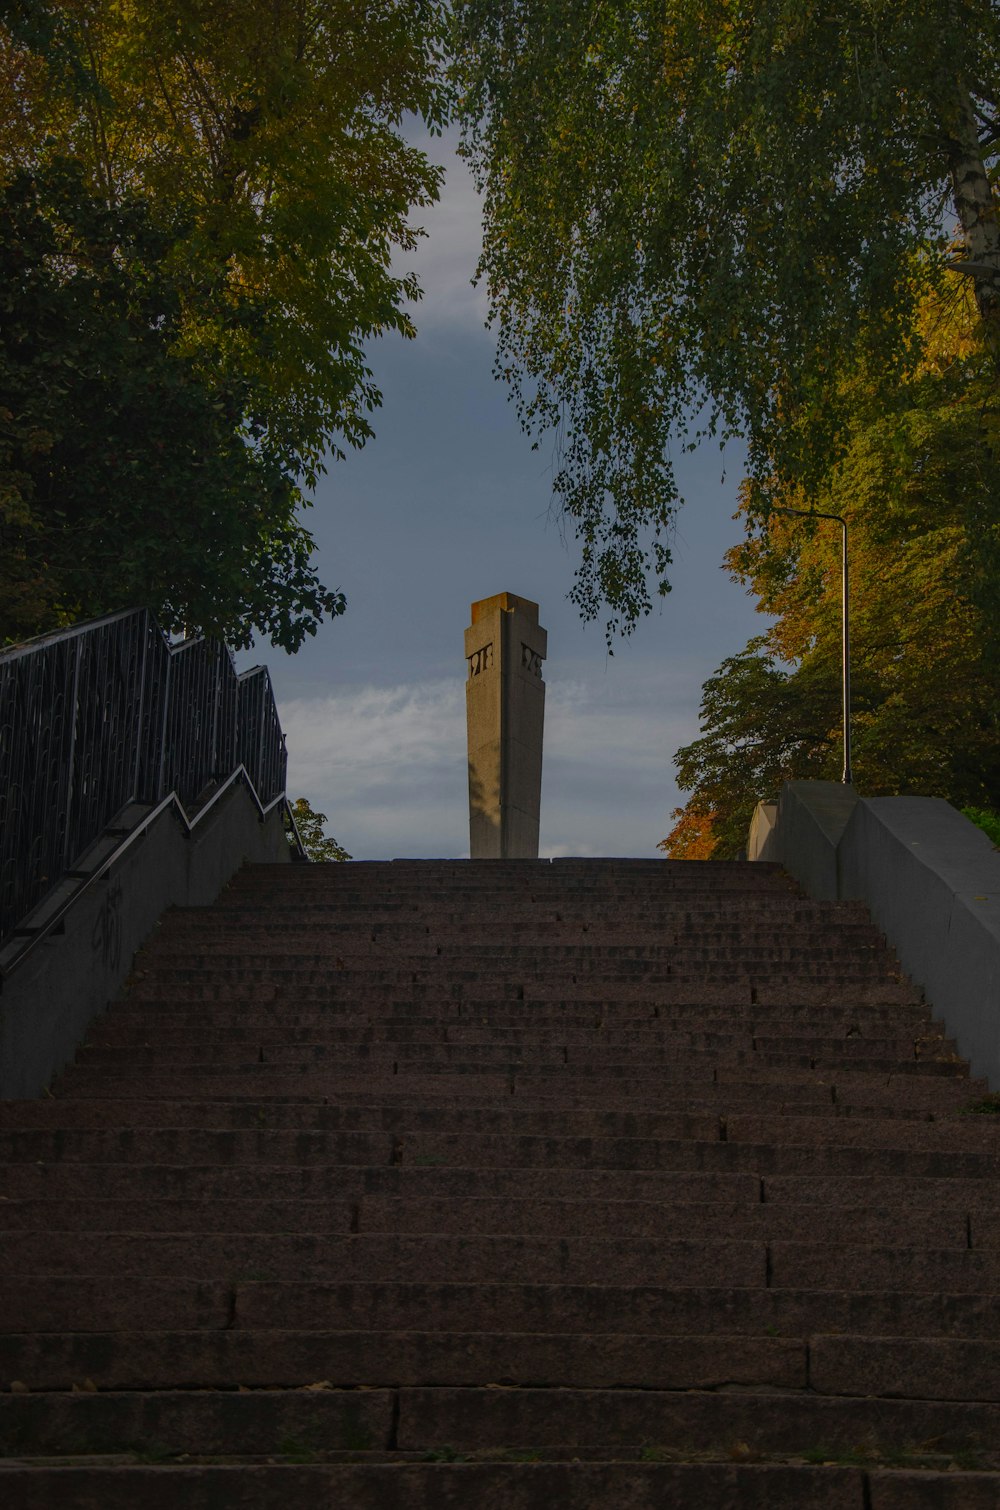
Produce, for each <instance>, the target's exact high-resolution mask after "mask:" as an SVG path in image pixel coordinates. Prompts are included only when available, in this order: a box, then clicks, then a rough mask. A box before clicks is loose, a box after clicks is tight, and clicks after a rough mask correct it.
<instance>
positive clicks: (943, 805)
mask: <svg viewBox="0 0 1000 1510" xmlns="http://www.w3.org/2000/svg"><path fill="white" fill-rule="evenodd" d="M838 785H839V783H835V782H823V781H816V782H808V781H798V782H789V783H787V784H786V786H785V788H784V789H783V790H782V794H781V797H780V799H779V803H778V812H777V819H776V822H775V824H774V827H773V830H772V832H771V834H770V836H769V837H768V838H767V840H766V842H765V843H763V844H761V845H759V846H758V848H759V850H760V852H759V853H758V854H756V855H755V856H753V858H757V859H770V860H778V861H779V862H780V863H781V864H782V865H784V867H785V869H786V870H787V871H789V872H790V874H791V875H793V876H794V877H795V879H796V880H797V881H799V883H800V884H801V885H802V887H803V889H804V890H805V891H806V892H807V893H808V894H809V895H810V896H815V897H820V898H830V897H835V898H840V899H842V900H845V901H846V900H855V901H863V902H865V903H866V904H867V906H868V908H869V910H870V912H871V915H872V919H873V921H874V922H875V923H876V924H877V926H878V927H879V928H880V929H881V930H882V932H883V933H884V934H885V936H886V938H887V939H888V941H889V943H890V944H891V945H892V947H893V948H894V949H895V951H896V953H897V955H898V956H899V960H900V963H901V964H902V966H903V969H904V970H905V971H906V973H907V974H908V975H909V976H910V977H911V978H912V980H913V981H914V982H915V984H916V985H917V986H919V987H920V988H921V990H923V992H924V993H925V995H926V997H927V1000H928V1001H929V1002H930V1003H931V1005H932V1006H933V1009H934V1011H935V1013H936V1015H937V1016H939V1017H941V1018H943V1019H944V1021H945V1023H946V1024H947V1028H948V1032H949V1033H950V1034H951V1035H952V1036H953V1037H954V1038H955V1040H956V1042H957V1044H958V1048H959V1051H960V1052H961V1054H962V1055H963V1056H964V1057H965V1058H967V1059H968V1060H969V1061H970V1064H971V1066H972V1071H973V1074H975V1075H985V1076H986V1077H987V1079H988V1080H989V1082H990V1085H991V1086H992V1087H994V1088H995V1089H1000V853H998V851H997V850H996V849H994V847H993V845H992V843H991V842H990V840H989V839H988V838H987V836H986V835H985V834H984V833H983V832H982V831H981V830H980V829H978V828H976V826H975V824H973V823H970V822H969V820H968V819H967V818H963V817H962V814H961V813H959V812H958V811H956V809H955V808H953V807H952V806H951V805H950V804H949V803H947V802H943V801H942V800H941V799H940V798H938V797H870V798H864V799H862V798H859V797H858V796H857V794H856V793H854V792H853V791H852V790H851V789H850V788H845V787H842V786H841V787H840V798H839V801H838V800H837V797H836V793H835V791H832V790H831V789H833V788H836V787H837V786H838ZM748 852H749V851H748Z"/></svg>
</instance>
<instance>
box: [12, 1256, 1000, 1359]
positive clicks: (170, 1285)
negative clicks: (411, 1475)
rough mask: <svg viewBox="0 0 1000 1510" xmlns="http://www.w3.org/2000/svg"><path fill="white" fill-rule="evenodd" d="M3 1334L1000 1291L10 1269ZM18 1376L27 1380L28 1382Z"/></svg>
mask: <svg viewBox="0 0 1000 1510" xmlns="http://www.w3.org/2000/svg"><path fill="white" fill-rule="evenodd" d="M0 1318H2V1329H3V1330H4V1331H7V1332H25V1331H29V1330H32V1331H37V1332H40V1333H49V1332H74V1333H78V1332H95V1331H96V1332H116V1331H126V1332H139V1331H142V1330H144V1329H148V1330H151V1331H156V1332H164V1331H177V1332H192V1331H202V1330H208V1331H225V1330H230V1329H233V1328H236V1329H239V1330H247V1331H252V1332H253V1331H271V1330H275V1329H276V1330H279V1331H292V1332H304V1331H312V1330H318V1331H323V1332H328V1331H349V1330H356V1331H357V1330H362V1329H366V1330H373V1331H377V1330H380V1329H381V1330H383V1331H406V1332H409V1331H433V1332H446V1331H457V1332H501V1331H503V1330H505V1329H510V1330H511V1331H514V1332H531V1333H534V1332H542V1331H544V1332H550V1333H557V1332H580V1333H591V1332H599V1331H607V1330H608V1329H609V1327H611V1326H613V1328H614V1329H615V1330H616V1331H619V1332H633V1333H642V1334H644V1335H650V1336H676V1335H694V1336H714V1335H723V1336H767V1337H776V1336H783V1337H808V1336H809V1335H811V1334H813V1333H819V1334H829V1333H837V1334H849V1335H862V1336H864V1335H867V1336H880V1337H897V1336H898V1337H916V1338H929V1337H939V1336H942V1337H953V1338H959V1337H964V1338H967V1339H970V1340H973V1341H974V1340H976V1339H977V1338H978V1339H980V1340H981V1339H982V1338H983V1337H992V1336H994V1335H995V1333H996V1329H997V1326H998V1324H1000V1296H998V1295H997V1294H987V1295H977V1294H969V1293H959V1294H942V1293H937V1292H932V1291H927V1292H921V1291H913V1292H909V1293H905V1294H903V1293H901V1292H899V1291H896V1290H885V1291H870V1292H864V1291H862V1292H856V1291H851V1290H782V1289H759V1288H758V1289H749V1288H731V1289H711V1288H696V1287H693V1286H686V1287H671V1288H667V1289H665V1288H662V1287H659V1288H658V1287H656V1286H654V1285H647V1284H636V1285H629V1286H625V1287H623V1286H617V1287H616V1286H614V1285H611V1284H607V1285H605V1284H595V1285H568V1284H548V1285H545V1284H532V1283H527V1282H526V1283H523V1284H511V1283H503V1282H500V1283H495V1284H491V1283H479V1284H473V1283H457V1282H451V1283H448V1282H444V1283H441V1284H432V1285H428V1284H417V1283H411V1282H407V1281H405V1280H403V1281H398V1282H396V1281H382V1282H380V1281H374V1280H369V1281H365V1280H360V1281H356V1282H349V1281H344V1280H336V1281H315V1282H312V1283H310V1282H308V1281H302V1280H296V1279H292V1280H289V1281H286V1282H283V1283H282V1282H269V1281H259V1280H232V1279H229V1280H224V1281H223V1280H215V1281H207V1280H194V1279H188V1278H184V1277H177V1278H173V1279H169V1278H166V1279H165V1278H160V1279H156V1278H147V1277H142V1276H132V1277H131V1278H130V1280H129V1283H128V1285H127V1286H125V1287H123V1286H122V1285H121V1283H120V1281H119V1279H118V1277H117V1276H116V1275H103V1276H102V1275H72V1276H52V1275H31V1276H11V1277H8V1278H7V1279H6V1280H5V1282H4V1286H3V1290H2V1292H0ZM22 1382H23V1381H22Z"/></svg>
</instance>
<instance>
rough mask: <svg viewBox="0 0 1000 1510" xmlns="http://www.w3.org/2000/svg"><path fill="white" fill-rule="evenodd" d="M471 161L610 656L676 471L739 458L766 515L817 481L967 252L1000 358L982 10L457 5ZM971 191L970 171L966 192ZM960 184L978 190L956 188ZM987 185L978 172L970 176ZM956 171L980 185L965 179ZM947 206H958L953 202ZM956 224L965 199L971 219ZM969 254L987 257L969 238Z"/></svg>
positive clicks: (905, 368) (485, 266)
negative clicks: (959, 236)
mask: <svg viewBox="0 0 1000 1510" xmlns="http://www.w3.org/2000/svg"><path fill="white" fill-rule="evenodd" d="M454 11H455V25H456V36H457V50H458V61H457V63H456V74H457V79H458V85H459V89H460V91H461V97H460V108H461V111H462V114H463V117H464V122H465V133H466V135H465V140H466V147H467V151H468V153H469V155H470V157H471V160H472V163H473V166H474V168H475V170H476V173H477V176H478V180H479V183H480V184H481V186H482V187H483V189H484V192H485V243H484V251H483V257H482V261H481V272H482V274H483V276H484V277H485V279H486V283H487V287H488V291H489V295H490V299H491V307H492V312H493V317H494V319H495V320H496V322H497V323H498V326H499V346H498V357H497V372H498V374H499V375H500V376H501V377H503V378H504V379H505V380H506V381H507V382H508V383H509V384H510V386H511V389H512V393H513V396H514V398H515V401H516V404H517V408H518V413H519V415H520V417H521V420H522V422H523V424H524V425H525V427H526V429H527V430H528V431H529V433H532V434H534V435H535V436H536V437H538V436H540V435H541V434H542V433H543V432H546V431H550V432H552V435H553V443H554V451H555V456H556V462H555V480H554V486H555V492H556V495H557V497H558V499H559V501H560V503H561V506H562V509H563V512H564V514H565V516H566V517H567V519H568V520H569V521H570V522H571V524H572V526H573V527H574V528H575V530H576V532H577V535H578V538H579V541H580V545H581V552H582V562H581V566H580V570H579V573H578V577H577V582H576V586H575V588H574V592H573V596H574V598H575V600H576V602H577V603H578V605H579V606H580V609H581V611H582V613H583V614H584V616H585V617H587V618H590V617H593V616H594V615H596V614H597V613H598V612H599V611H600V610H601V606H602V604H606V605H607V606H608V607H609V608H610V611H611V617H610V620H609V625H608V629H609V636H610V634H612V633H613V632H614V631H615V630H623V631H625V632H628V631H629V630H630V629H631V628H632V627H633V626H634V625H635V623H636V621H637V619H638V618H639V617H640V616H641V615H642V614H644V613H648V612H649V609H650V603H651V599H650V587H649V584H648V581H647V578H648V577H649V576H650V575H651V576H652V578H653V581H654V583H655V584H656V588H657V590H658V591H660V592H663V591H665V590H666V587H667V583H666V577H665V572H666V567H667V565H668V563H669V559H670V558H669V549H668V541H669V532H670V526H671V521H672V517H673V514H674V510H675V508H676V505H677V503H678V501H679V499H678V491H677V484H676V479H675V475H674V471H673V466H672V461H671V456H672V448H673V449H676V447H677V446H678V444H680V445H687V444H692V443H694V442H695V441H697V439H698V438H699V437H703V436H705V435H717V436H719V437H720V438H722V437H725V436H727V435H732V434H736V433H739V434H743V435H745V436H746V437H747V440H748V443H749V451H750V467H751V474H752V476H753V477H754V479H755V481H756V483H757V492H756V493H755V495H754V498H755V501H756V502H757V503H758V505H759V504H760V503H761V502H762V501H766V499H767V498H768V497H769V496H772V495H773V493H774V491H775V489H777V491H778V492H781V491H784V490H786V489H787V488H788V486H790V485H791V484H792V483H793V482H794V483H796V484H797V485H799V486H801V487H805V488H807V489H809V490H810V491H814V490H815V489H817V488H818V487H819V486H820V485H821V484H824V483H825V482H826V480H827V479H828V476H829V472H830V469H831V467H832V466H833V464H834V463H835V462H836V461H837V460H838V458H840V457H841V456H842V454H843V451H844V447H845V444H846V442H847V440H848V438H849V434H850V432H851V429H852V427H853V414H852V406H851V403H850V397H849V393H848V392H847V391H846V389H845V387H844V386H843V384H842V383H841V382H840V381H839V379H840V378H841V377H842V376H843V374H844V371H845V368H847V369H849V368H850V367H852V366H853V365H854V364H855V363H856V362H857V361H858V360H862V361H863V362H864V364H865V367H866V370H867V371H868V372H869V374H870V375H871V377H872V379H873V380H874V381H876V382H878V383H879V384H881V385H883V386H885V385H891V384H895V383H896V382H897V381H898V380H899V378H900V377H901V376H902V375H903V374H905V373H907V372H912V370H913V369H914V366H915V364H916V363H917V362H918V359H919V345H920V343H919V340H915V339H914V325H913V314H914V309H915V306H916V302H917V300H918V297H919V296H920V293H921V290H922V289H924V288H926V287H927V286H928V285H930V286H937V285H938V284H940V282H941V280H942V279H943V278H944V277H948V278H951V279H952V280H953V283H954V284H955V285H956V286H960V285H959V280H958V279H957V277H956V275H955V274H953V273H948V274H945V273H944V272H943V271H942V269H943V264H944V262H945V260H946V258H947V256H948V254H949V248H948V243H947V239H946V237H945V236H943V235H942V226H943V225H944V224H945V221H946V218H947V208H948V207H949V206H950V207H951V208H952V209H953V210H955V209H957V208H958V207H959V199H960V197H961V193H964V192H965V190H964V189H962V188H961V186H962V185H963V184H967V183H972V182H973V181H974V182H975V185H976V191H977V192H978V193H979V194H980V196H981V198H983V203H982V204H978V205H976V206H973V207H972V208H971V209H969V211H968V215H967V217H966V218H967V219H968V226H967V227H966V231H965V240H966V244H967V248H969V249H973V248H978V247H979V242H980V241H982V242H983V246H984V248H985V250H976V255H977V256H979V257H980V258H981V259H985V260H986V272H985V273H977V274H976V275H975V291H976V296H977V299H979V301H980V314H981V315H982V316H983V328H984V330H986V328H987V326H988V327H989V328H988V336H989V340H990V341H991V342H992V346H993V350H994V352H995V350H996V329H997V319H996V315H997V313H998V311H1000V291H998V279H997V276H996V274H995V273H993V272H991V271H990V269H991V268H995V269H996V272H997V273H1000V232H998V227H997V203H996V196H995V192H994V191H992V190H991V189H990V187H989V182H988V180H987V178H986V176H985V173H984V171H983V169H984V166H988V165H990V164H995V162H996V158H997V123H996V117H997V105H998V97H1000V87H998V79H1000V12H998V11H997V9H996V7H994V6H992V5H990V4H989V3H988V0H926V3H923V4H920V5H913V4H903V3H891V4H879V5H873V4H872V3H871V0H842V3H840V4H838V5H835V6H831V5H829V4H826V3H822V0H799V3H796V4H794V5H789V4H788V3H787V0H751V3H749V4H747V3H745V0H635V3H633V4H631V5H628V6H616V5H608V4H605V3H603V0H456V3H455V6H454ZM966 169H968V170H969V172H968V173H966ZM973 170H975V171H973ZM977 173H978V177H977V176H976V174H977ZM970 175H971V176H970ZM960 191H961V192H960ZM963 205H964V201H963ZM977 238H978V239H977Z"/></svg>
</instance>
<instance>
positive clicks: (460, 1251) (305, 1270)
mask: <svg viewBox="0 0 1000 1510" xmlns="http://www.w3.org/2000/svg"><path fill="white" fill-rule="evenodd" d="M875 1251H876V1252H879V1253H885V1254H887V1255H888V1256H887V1257H886V1258H885V1259H884V1261H883V1267H884V1268H893V1267H894V1271H898V1272H899V1274H900V1275H904V1274H905V1273H906V1272H907V1269H906V1254H905V1253H904V1254H902V1255H899V1254H894V1253H891V1252H890V1250H875ZM839 1257H840V1261H841V1262H843V1261H844V1257H843V1254H842V1253H841V1254H839ZM919 1257H920V1260H921V1262H922V1263H923V1264H924V1266H925V1270H926V1272H927V1275H928V1276H929V1277H928V1279H927V1282H926V1283H925V1284H924V1285H923V1286H922V1287H921V1288H924V1289H927V1288H929V1287H930V1286H931V1285H932V1284H933V1283H934V1276H936V1275H940V1276H941V1277H942V1279H943V1278H944V1277H945V1276H947V1277H949V1278H953V1283H951V1284H949V1285H942V1287H943V1288H949V1289H954V1290H956V1291H967V1290H969V1289H971V1288H972V1287H973V1284H974V1276H976V1275H978V1276H979V1277H980V1282H981V1279H982V1276H984V1275H986V1274H992V1273H993V1272H994V1270H995V1271H996V1272H997V1273H998V1274H1000V1254H996V1255H993V1254H991V1253H988V1252H986V1251H983V1252H978V1253H972V1252H969V1251H964V1252H951V1253H949V1252H948V1251H947V1250H935V1251H934V1252H933V1253H927V1252H921V1253H920V1255H919ZM947 1257H951V1258H952V1259H954V1260H956V1262H955V1263H953V1264H952V1265H951V1266H950V1268H949V1267H948V1266H947V1265H946V1264H944V1263H943V1262H941V1260H943V1259H944V1258H947ZM994 1260H995V1261H994ZM796 1261H797V1260H796V1255H795V1253H790V1254H789V1255H786V1256H783V1259H782V1264H783V1268H789V1269H791V1268H794V1266H795V1263H796ZM810 1262H811V1263H812V1265H813V1267H814V1268H815V1267H817V1261H816V1259H815V1255H814V1253H813V1251H812V1250H811V1249H810V1250H809V1251H808V1252H807V1253H806V1255H805V1258H804V1259H803V1264H804V1265H808V1264H809V1263H810ZM991 1263H992V1264H993V1268H992V1269H991V1268H990V1264H991ZM912 1267H913V1266H912V1264H911V1268H912ZM96 1273H105V1274H118V1275H122V1276H125V1275H132V1274H138V1275H148V1276H154V1275H155V1276H159V1277H163V1278H169V1277H176V1278H182V1277H183V1278H190V1279H204V1280H212V1279H215V1278H217V1277H218V1276H219V1275H225V1276H228V1277H230V1278H231V1279H233V1280H237V1279H240V1278H244V1279H253V1278H257V1279H268V1278H270V1279H284V1280H288V1279H306V1280H323V1279H328V1278H329V1277H330V1276H331V1275H336V1276H337V1277H338V1278H340V1279H341V1280H344V1281H347V1280H359V1279H376V1278H379V1279H401V1278H404V1277H405V1278H408V1279H414V1280H417V1279H419V1280H420V1281H422V1282H424V1283H427V1284H441V1283H445V1282H447V1281H449V1280H451V1279H453V1278H454V1276H455V1275H456V1274H461V1275H462V1276H463V1277H465V1278H466V1279H468V1280H470V1281H485V1282H487V1283H494V1284H495V1283H497V1282H499V1281H500V1280H508V1281H515V1280H516V1281H518V1282H522V1283H527V1282H533V1283H547V1284H553V1283H557V1282H563V1283H567V1284H600V1283H607V1282H608V1281H609V1280H613V1281H614V1282H615V1283H617V1284H626V1283H630V1282H642V1283H649V1284H661V1285H692V1284H696V1283H703V1284H713V1285H715V1286H717V1287H719V1286H730V1285H735V1286H750V1287H753V1286H758V1287H763V1286H764V1284H765V1281H766V1277H767V1250H766V1247H765V1245H764V1244H763V1243H762V1242H759V1241H757V1242H754V1241H749V1242H733V1241H723V1242H715V1243H713V1242H708V1241H699V1240H697V1239H691V1240H684V1239H680V1240H678V1239H670V1240H662V1239H638V1238H634V1239H617V1238H613V1239H600V1238H589V1237H585V1238H574V1239H563V1238H532V1237H523V1238H522V1237H493V1238H491V1237H480V1236H472V1237H470V1236H465V1235H463V1236H458V1237H455V1236H444V1237H442V1236H438V1235H435V1236H427V1235H418V1236H407V1235H399V1234H387V1235H380V1234H365V1235H362V1234H358V1235H352V1236H343V1235H338V1234H327V1233H303V1232H301V1231H296V1232H295V1233H285V1234H282V1233H260V1232H254V1231H250V1232H246V1233H209V1234H202V1233H199V1232H197V1231H195V1232H191V1233H178V1232H176V1231H175V1232H173V1233H168V1234H165V1233H122V1232H110V1233H103V1234H101V1240H100V1242H99V1243H96V1244H95V1243H94V1242H92V1241H88V1242H85V1243H81V1237H80V1234H79V1233H78V1232H64V1231H56V1230H50V1231H47V1232H44V1233H32V1232H14V1233H8V1234H7V1235H6V1236H5V1239H4V1243H3V1247H2V1250H0V1274H3V1275H5V1276H6V1275H35V1274H52V1275H67V1276H69V1275H73V1274H83V1275H89V1274H96ZM788 1283H792V1284H795V1283H799V1282H798V1281H795V1280H790V1281H788ZM802 1283H806V1282H805V1281H802ZM890 1283H891V1281H890ZM815 1287H816V1288H823V1285H822V1283H821V1282H819V1283H817V1284H816V1286H815ZM873 1288H883V1289H884V1288H886V1285H885V1284H882V1285H873ZM908 1288H911V1289H912V1288H916V1286H915V1285H914V1284H911V1285H909V1286H908Z"/></svg>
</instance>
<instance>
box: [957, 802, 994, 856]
mask: <svg viewBox="0 0 1000 1510" xmlns="http://www.w3.org/2000/svg"><path fill="white" fill-rule="evenodd" d="M962 817H963V818H968V820H969V822H970V823H974V824H975V825H976V827H977V828H981V829H982V831H983V833H984V834H985V835H986V836H987V838H989V839H992V841H993V843H994V845H996V846H997V848H1000V813H995V812H994V811H993V810H992V808H988V807H963V808H962Z"/></svg>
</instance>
